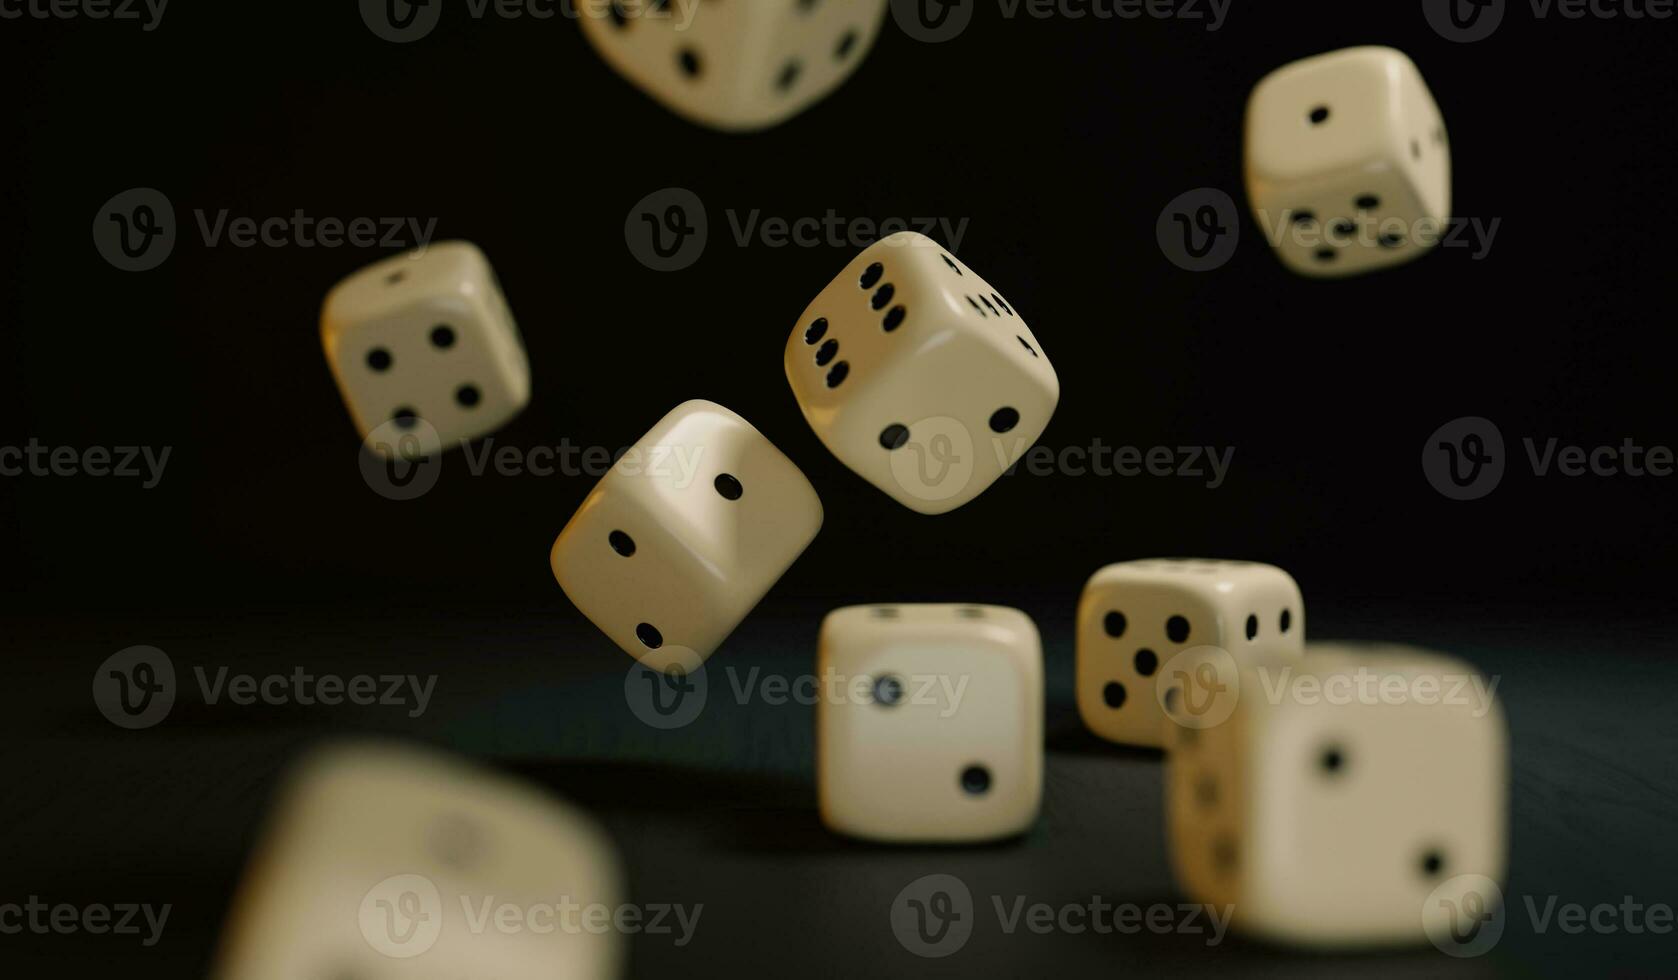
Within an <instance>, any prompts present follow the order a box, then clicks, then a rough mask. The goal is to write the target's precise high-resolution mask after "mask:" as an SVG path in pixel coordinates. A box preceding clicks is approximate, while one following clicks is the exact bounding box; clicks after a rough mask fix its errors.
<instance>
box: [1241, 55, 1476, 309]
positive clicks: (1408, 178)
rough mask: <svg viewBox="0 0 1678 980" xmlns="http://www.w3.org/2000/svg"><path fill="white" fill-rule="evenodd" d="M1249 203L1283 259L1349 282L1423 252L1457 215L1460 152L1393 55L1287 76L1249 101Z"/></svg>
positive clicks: (1336, 61) (1333, 59)
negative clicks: (1454, 182)
mask: <svg viewBox="0 0 1678 980" xmlns="http://www.w3.org/2000/svg"><path fill="white" fill-rule="evenodd" d="M1247 195H1248V197H1249V199H1250V200H1251V203H1252V207H1253V212H1254V214H1255V216H1256V217H1257V219H1258V222H1259V225H1260V227H1261V228H1262V229H1263V230H1264V232H1265V234H1266V235H1279V236H1280V241H1279V242H1275V244H1276V252H1277V255H1278V256H1279V257H1280V258H1281V260H1282V262H1283V263H1285V264H1286V265H1287V266H1288V267H1289V268H1291V269H1293V270H1294V271H1295V272H1298V273H1301V274H1303V275H1307V276H1321V277H1332V276H1347V275H1353V274H1356V273H1360V272H1368V271H1370V270H1373V269H1379V268H1384V267H1386V266H1391V265H1397V264H1399V263H1402V262H1406V261H1409V260H1411V259H1414V258H1417V257H1418V256H1420V255H1422V254H1423V253H1425V252H1426V251H1427V250H1428V249H1429V248H1431V247H1432V246H1433V245H1434V244H1437V242H1438V241H1439V239H1440V238H1441V237H1443V235H1444V234H1445V232H1446V227H1445V223H1446V222H1447V221H1448V220H1449V219H1450V216H1451V148H1450V144H1449V142H1448V140H1447V138H1446V133H1445V122H1444V118H1443V117H1442V116H1441V115H1440V112H1439V106H1438V104H1437V103H1436V102H1435V101H1434V99H1433V94H1432V93H1431V92H1430V91H1428V87H1427V83H1426V82H1425V81H1423V80H1422V74H1421V71H1420V70H1418V69H1417V68H1416V65H1415V62H1413V61H1411V60H1410V59H1409V57H1407V56H1406V55H1405V54H1404V53H1402V52H1400V51H1396V50H1394V49H1392V48H1382V47H1360V48H1347V49H1346V50H1343V51H1335V52H1333V53H1330V54H1325V55H1319V56H1317V57H1314V58H1307V59H1305V60H1303V61H1298V62H1295V63H1293V64H1291V65H1287V66H1286V67H1283V68H1280V69H1278V70H1276V71H1275V72H1272V73H1271V74H1270V75H1268V76H1266V77H1265V79H1264V80H1263V81H1261V82H1259V84H1258V87H1257V88H1255V89H1254V90H1253V94H1252V98H1251V100H1250V101H1249V102H1248V104H1247Z"/></svg>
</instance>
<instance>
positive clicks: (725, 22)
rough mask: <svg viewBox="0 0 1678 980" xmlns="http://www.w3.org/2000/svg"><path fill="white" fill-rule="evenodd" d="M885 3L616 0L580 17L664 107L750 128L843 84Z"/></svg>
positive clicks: (721, 125)
mask: <svg viewBox="0 0 1678 980" xmlns="http://www.w3.org/2000/svg"><path fill="white" fill-rule="evenodd" d="M596 6H599V5H596ZM885 10H886V0H749V2H718V0H668V2H664V0H611V2H608V3H607V4H605V6H604V7H600V9H598V10H587V11H584V12H583V16H582V18H581V20H582V25H583V33H584V34H585V35H586V36H587V37H588V39H589V41H590V42H592V43H593V45H594V47H595V49H596V50H598V51H599V52H600V54H601V56H602V57H604V58H605V59H606V61H607V62H608V63H609V64H610V65H611V66H612V67H613V68H614V69H616V70H617V71H618V73H619V74H621V75H623V76H624V77H625V78H628V79H629V80H630V81H632V82H634V83H635V84H636V85H637V86H639V87H640V88H641V89H642V90H644V91H645V92H647V94H649V95H651V96H652V97H653V98H655V99H657V100H658V101H659V102H661V103H663V104H664V106H665V107H666V108H668V109H670V110H671V111H673V112H675V113H677V114H678V115H681V116H683V117H685V118H687V119H690V120H692V121H694V122H697V123H700V124H702V125H706V126H711V127H714V128H717V129H724V130H754V129H763V128H766V127H769V126H773V125H775V124H777V123H779V122H782V121H783V120H785V119H787V118H789V117H790V116H793V115H795V114H797V113H799V112H802V111H803V110H804V109H806V108H808V107H809V106H811V105H812V104H814V103H816V102H818V101H820V100H821V99H822V98H824V97H826V96H827V95H828V94H829V93H831V92H832V91H833V90H834V89H836V88H838V87H839V85H840V84H841V83H842V82H844V80H845V79H846V78H848V77H849V76H850V74H851V73H852V72H853V71H855V70H856V67H857V65H859V64H860V63H861V62H862V59H863V58H864V57H865V56H866V55H867V53H868V49H869V48H870V47H872V46H873V44H874V39H875V37H876V36H877V35H878V34H879V30H880V24H881V22H882V20H883V19H884V16H885Z"/></svg>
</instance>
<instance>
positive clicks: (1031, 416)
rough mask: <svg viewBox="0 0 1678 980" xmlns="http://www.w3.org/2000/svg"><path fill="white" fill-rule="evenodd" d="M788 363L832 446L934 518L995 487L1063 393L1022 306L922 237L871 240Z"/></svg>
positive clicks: (809, 322)
mask: <svg viewBox="0 0 1678 980" xmlns="http://www.w3.org/2000/svg"><path fill="white" fill-rule="evenodd" d="M785 369H786V374H787V380H788V382H789V383H790V384H791V386H792V389H793V394H794V395H795V397H796V398H797V399H798V403H799V406H800V408H801V409H802V410H803V412H804V416H805V418H806V420H808V421H809V423H810V425H811V428H813V429H814V430H815V432H816V434H817V435H818V436H819V437H820V438H821V440H822V442H823V443H824V444H826V446H827V447H828V449H829V450H830V451H832V452H833V454H834V455H835V456H837V457H838V458H839V459H840V461H841V462H843V463H845V465H846V466H848V467H850V468H851V469H852V470H853V471H855V472H856V473H857V474H858V475H859V476H861V477H863V478H864V479H866V480H868V481H869V482H870V483H873V484H874V485H875V486H876V487H879V488H880V489H881V490H883V491H884V492H885V493H887V494H888V495H890V496H891V497H893V498H894V499H896V500H897V501H899V502H900V503H902V504H904V505H905V506H907V507H909V508H910V509H912V510H915V511H918V512H920V513H923V514H942V513H947V512H949V511H952V510H955V509H956V508H958V507H961V506H963V505H964V504H967V503H969V502H971V501H972V500H974V499H975V498H977V497H978V496H979V495H980V494H982V493H984V491H985V490H986V489H988V488H989V487H990V486H991V485H992V484H993V483H995V482H996V480H997V479H998V478H1000V477H1001V475H1002V474H1003V473H1004V472H1005V471H1006V470H1007V469H1008V468H1009V467H1011V466H1013V465H1014V463H1015V462H1017V461H1018V460H1019V458H1020V457H1021V456H1023V455H1024V454H1025V453H1026V451H1027V450H1029V449H1030V448H1031V447H1032V446H1033V445H1035V444H1036V442H1037V440H1038V439H1039V438H1040V437H1041V436H1042V434H1043V431H1044V429H1045V428H1046V427H1047V426H1048V424H1049V419H1050V418H1051V417H1052V416H1053V415H1054V410H1055V407H1056V405H1058V403H1059V401H1060V380H1059V378H1058V376H1057V375H1056V373H1055V369H1054V366H1053V364H1051V363H1050V362H1049V359H1048V357H1047V355H1046V354H1045V353H1044V352H1043V347H1042V344H1041V343H1039V342H1038V340H1037V337H1036V335H1035V334H1033V333H1032V331H1031V329H1030V328H1029V327H1028V326H1027V325H1026V324H1025V321H1024V320H1023V319H1022V318H1021V317H1020V315H1019V313H1018V311H1017V310H1015V309H1014V307H1013V306H1012V305H1011V304H1010V303H1008V301H1007V300H1006V299H1004V298H1003V297H1002V295H1001V293H1000V292H998V291H997V290H996V289H995V288H994V287H993V286H991V285H990V284H989V283H988V282H986V281H985V280H984V279H983V278H981V277H980V276H979V275H978V274H977V273H975V272H973V270H972V269H970V268H968V267H967V266H966V265H965V264H964V263H962V262H960V261H959V260H958V259H956V258H955V257H954V256H952V255H950V254H949V253H948V252H947V251H946V250H944V249H943V248H941V247H940V246H939V245H938V244H937V243H936V242H933V241H932V240H931V239H929V238H926V237H925V236H922V235H918V234H915V233H912V232H905V233H903V234H899V235H893V236H891V237H889V238H886V239H883V240H882V241H880V242H877V243H875V244H874V245H873V246H870V247H869V248H868V249H866V250H865V251H863V252H862V254H860V255H859V256H857V257H856V258H855V259H854V260H852V261H851V263H850V264H849V265H847V266H846V267H845V269H844V271H843V272H841V273H840V274H839V276H838V277H837V278H836V279H834V280H833V282H831V283H830V284H829V285H828V286H827V287H826V288H825V289H824V290H822V292H821V293H820V294H819V295H818V296H817V297H816V299H815V301H814V302H812V303H811V304H810V306H809V307H808V308H807V309H806V310H805V311H804V313H803V315H802V316H801V317H800V318H799V321H798V323H797V324H796V326H795V327H794V329H793V332H792V335H791V336H790V337H789V338H788V340H787V345H786V351H785Z"/></svg>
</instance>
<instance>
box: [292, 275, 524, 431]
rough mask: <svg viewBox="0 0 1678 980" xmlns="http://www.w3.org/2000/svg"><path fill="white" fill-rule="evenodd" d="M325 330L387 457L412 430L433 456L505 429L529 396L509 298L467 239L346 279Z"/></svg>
mask: <svg viewBox="0 0 1678 980" xmlns="http://www.w3.org/2000/svg"><path fill="white" fill-rule="evenodd" d="M321 337H322V342H323V345H324V347H325V349H326V357H327V361H328V363H329V364H330V365H331V367H332V373H333V376H334V377H335V378H336V379H337V381H338V387H339V390H340V391H341V392H342V394H343V396H344V402H345V404H346V405H347V406H348V408H349V410H350V415H351V417H352V418H353V420H354V422H355V425H356V429H357V431H358V432H360V433H361V436H362V438H363V439H365V440H367V441H368V443H369V445H370V446H371V448H373V449H374V450H375V451H378V452H381V453H384V454H386V455H391V454H392V453H393V451H394V450H393V447H392V445H391V444H392V443H393V442H394V441H395V440H396V439H398V438H401V437H402V436H404V435H408V434H411V435H413V437H414V438H415V439H418V440H419V442H420V445H421V447H422V449H423V451H424V452H427V453H431V452H437V451H439V450H441V449H449V448H453V447H454V446H456V445H458V444H459V443H461V442H463V441H469V440H471V439H475V438H478V437H479V436H483V435H487V434H488V433H490V432H493V431H495V430H496V429H499V428H500V427H501V426H503V425H505V424H506V423H507V422H509V421H511V420H512V419H513V418H514V417H515V416H516V415H518V413H519V412H520V411H522V410H523V409H524V407H525V405H527V404H528V403H529V401H530V366H529V363H528V361H527V360H526V357H525V352H524V345H523V343H522V342H521V340H520V339H519V334H518V327H517V325H516V324H515V323H514V322H513V317H512V312H511V310H510V309H509V308H508V306H507V301H506V297H505V295H504V294H503V293H502V291H501V287H500V285H499V283H497V281H496V278H495V273H494V271H493V270H492V269H491V267H490V265H489V262H488V260H487V259H486V258H485V257H484V255H483V253H482V252H481V251H479V250H478V249H477V247H476V246H474V245H471V244H469V243H466V242H449V243H443V244H439V245H433V246H431V247H429V248H426V249H422V250H418V251H415V252H410V253H408V254H406V255H399V256H396V257H394V258H390V259H386V260H384V261H382V262H379V263H376V264H374V265H371V266H369V267H367V268H365V269H363V270H361V271H360V272H357V273H355V274H354V275H352V276H350V277H349V278H347V279H345V280H344V281H343V282H341V283H339V284H338V286H336V287H335V288H334V289H333V290H332V292H331V293H330V294H329V295H328V296H327V299H326V303H325V306H324V308H323V310H322V313H321ZM411 419H421V420H423V421H424V422H425V423H428V425H421V424H418V423H417V422H414V421H408V420H411ZM387 423H388V424H387Z"/></svg>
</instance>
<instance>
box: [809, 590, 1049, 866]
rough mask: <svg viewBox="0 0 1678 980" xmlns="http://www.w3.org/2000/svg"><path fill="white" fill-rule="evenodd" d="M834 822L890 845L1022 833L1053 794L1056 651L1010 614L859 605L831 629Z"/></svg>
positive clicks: (822, 704) (824, 780) (825, 661)
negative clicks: (1048, 706) (1048, 703)
mask: <svg viewBox="0 0 1678 980" xmlns="http://www.w3.org/2000/svg"><path fill="white" fill-rule="evenodd" d="M817 679H818V681H819V682H820V684H821V696H820V699H819V700H818V702H817V706H816V775H817V786H818V795H819V797H820V803H821V815H822V821H823V822H824V823H825V824H826V825H827V827H828V828H829V829H831V830H833V831H834V832H836V833H840V834H845V835H848V836H851V837H859V838H864V839H867V840H875V841H883V842H889V843H911V842H942V843H960V842H971V841H983V840H992V839H996V838H1001V837H1008V836H1012V835H1016V834H1021V833H1024V832H1025V831H1027V830H1028V829H1030V827H1031V825H1032V823H1033V821H1035V820H1036V818H1037V811H1038V806H1039V803H1040V801H1041V798H1042V792H1043V650H1042V644H1041V641H1040V640H1039V639H1038V635H1037V627H1036V625H1035V624H1033V623H1032V621H1031V619H1030V618H1029V617H1027V616H1026V615H1025V614H1024V613H1022V612H1019V611H1018V610H1014V609H1005V608H1001V607H998V606H950V605H903V606H853V607H850V608H846V609H839V610H836V611H834V612H833V613H830V614H829V615H828V617H827V619H826V620H824V621H823V623H822V628H821V650H820V654H819V657H818V671H817Z"/></svg>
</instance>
